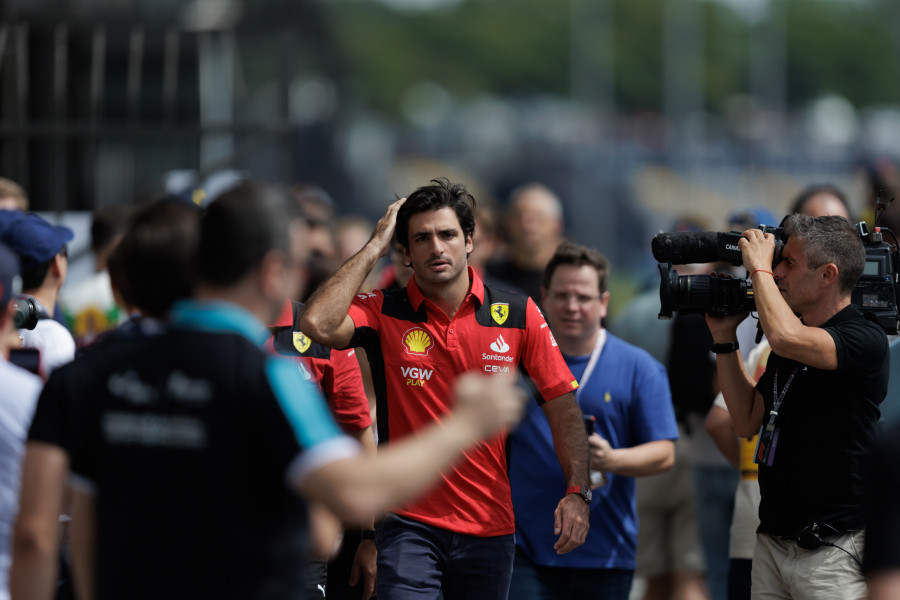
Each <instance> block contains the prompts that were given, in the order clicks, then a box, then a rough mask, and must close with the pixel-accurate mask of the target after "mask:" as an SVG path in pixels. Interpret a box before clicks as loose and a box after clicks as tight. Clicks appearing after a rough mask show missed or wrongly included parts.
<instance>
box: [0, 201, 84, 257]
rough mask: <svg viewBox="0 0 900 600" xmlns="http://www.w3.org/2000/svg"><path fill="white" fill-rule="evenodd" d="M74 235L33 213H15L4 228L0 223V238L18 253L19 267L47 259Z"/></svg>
mask: <svg viewBox="0 0 900 600" xmlns="http://www.w3.org/2000/svg"><path fill="white" fill-rule="evenodd" d="M7 218H9V217H7ZM2 222H3V221H0V223H2ZM74 237H75V234H74V233H72V230H71V229H69V228H68V227H65V226H63V225H51V224H50V223H49V222H48V221H47V220H45V219H42V218H41V217H39V216H38V215H36V214H34V213H18V216H17V217H12V218H11V220H10V221H8V222H7V223H6V227H5V228H4V227H3V226H2V225H0V241H2V242H3V243H4V244H6V245H7V246H9V248H10V250H12V251H13V252H16V253H18V255H19V257H20V258H21V259H22V268H23V269H28V268H30V267H33V266H34V265H40V264H43V263H46V262H50V259H52V258H53V257H54V256H56V255H57V254H59V251H60V250H62V247H63V246H65V245H66V244H67V243H68V242H70V241H71V240H72V238H74Z"/></svg>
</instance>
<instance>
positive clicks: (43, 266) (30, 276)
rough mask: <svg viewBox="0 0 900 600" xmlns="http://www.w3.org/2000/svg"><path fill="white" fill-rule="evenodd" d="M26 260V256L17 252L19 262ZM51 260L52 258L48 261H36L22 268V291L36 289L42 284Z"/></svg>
mask: <svg viewBox="0 0 900 600" xmlns="http://www.w3.org/2000/svg"><path fill="white" fill-rule="evenodd" d="M54 258H55V257H54ZM26 260H27V257H24V256H22V255H21V254H19V261H20V262H25V261H26ZM52 262H53V259H50V260H49V261H48V262H45V263H38V264H36V265H31V266H30V267H27V268H25V269H22V291H25V292H28V291H31V290H36V289H38V288H39V287H41V286H42V285H44V280H45V279H46V278H47V273H49V272H50V263H52Z"/></svg>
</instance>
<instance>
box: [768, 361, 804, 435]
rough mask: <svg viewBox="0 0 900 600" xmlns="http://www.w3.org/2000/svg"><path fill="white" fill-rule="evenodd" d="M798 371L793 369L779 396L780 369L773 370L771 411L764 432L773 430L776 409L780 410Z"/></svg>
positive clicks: (776, 414)
mask: <svg viewBox="0 0 900 600" xmlns="http://www.w3.org/2000/svg"><path fill="white" fill-rule="evenodd" d="M799 370H800V367H794V370H793V371H792V372H791V376H790V377H788V380H787V383H785V384H784V389H782V390H781V393H780V394H779V393H778V372H779V371H780V369H775V380H774V381H773V383H772V411H771V412H770V413H769V422H768V423H766V431H774V430H775V419H777V418H778V409H779V408H781V403H782V402H784V397H785V395H786V394H787V391H788V388H789V387H791V382H792V381H794V375H796V374H797V371H799Z"/></svg>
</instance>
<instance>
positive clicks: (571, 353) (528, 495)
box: [509, 242, 678, 600]
mask: <svg viewBox="0 0 900 600" xmlns="http://www.w3.org/2000/svg"><path fill="white" fill-rule="evenodd" d="M608 277H609V268H608V264H607V261H606V259H605V258H604V257H603V256H602V255H601V254H599V253H598V252H596V251H594V250H592V249H590V248H586V247H584V246H578V245H576V244H572V243H570V242H563V243H562V244H560V245H559V247H558V248H557V249H556V252H555V253H554V255H553V257H552V258H551V259H550V262H549V263H548V264H547V267H546V269H545V270H544V275H543V281H542V286H541V295H542V306H543V308H544V311H545V313H546V317H547V323H548V324H549V325H550V329H551V331H552V333H553V336H554V338H555V339H556V342H557V343H558V344H559V349H560V350H561V351H562V354H563V358H565V360H566V364H567V365H568V366H569V369H570V370H571V371H572V375H574V376H575V378H576V379H577V380H578V382H579V389H578V391H577V392H576V399H577V400H578V402H579V404H580V405H581V409H582V411H583V412H584V414H585V417H586V419H587V421H588V422H589V423H590V425H591V428H592V433H591V435H590V437H589V439H588V442H589V444H590V454H591V470H592V481H594V482H595V484H594V485H595V489H594V494H593V500H592V501H591V517H592V518H591V521H590V523H591V527H590V531H589V532H588V535H587V540H586V541H585V543H584V545H583V546H581V547H580V548H577V549H576V550H574V551H573V552H570V553H569V554H565V555H558V554H556V553H555V552H553V551H552V547H553V543H552V541H553V537H554V536H553V522H552V521H549V522H548V521H547V519H546V517H545V515H546V514H547V512H548V511H549V510H552V503H553V499H554V498H555V496H554V494H553V491H554V490H557V489H559V488H560V487H561V486H562V485H563V483H561V481H562V478H563V474H562V471H561V470H560V467H559V463H558V462H557V460H556V455H555V453H554V448H553V441H552V437H551V435H550V427H549V425H548V423H547V419H546V417H544V415H543V414H542V412H541V411H540V410H536V407H535V406H532V407H530V409H529V410H528V412H527V414H526V416H525V418H524V419H523V421H522V423H521V425H520V426H519V428H518V429H517V430H516V432H515V433H514V435H513V436H512V446H511V451H510V467H509V476H510V481H511V483H512V498H513V507H514V509H515V514H516V544H517V546H516V559H515V566H514V569H513V578H512V586H511V588H510V598H516V599H517V600H531V599H535V600H536V599H538V598H540V599H542V600H543V599H546V598H559V599H566V598H579V597H598V598H600V597H602V598H614V599H621V600H626V599H627V598H628V595H629V592H630V590H631V583H632V579H633V575H634V568H635V553H636V549H637V527H638V523H637V509H636V506H635V483H634V478H635V477H639V476H644V475H652V474H655V473H659V472H662V471H664V470H666V469H668V468H670V467H671V465H672V463H673V462H674V457H675V450H674V444H673V440H674V439H676V438H677V437H678V430H677V427H676V425H675V415H674V413H673V410H672V401H671V396H670V393H669V385H668V380H667V378H666V372H665V369H664V368H663V366H662V365H661V364H659V362H657V361H656V360H654V359H653V358H652V357H651V356H650V355H649V354H648V353H647V352H645V351H644V350H641V349H639V348H637V347H635V346H632V345H630V344H628V343H626V342H624V341H622V340H620V339H619V338H616V337H614V336H612V335H610V334H609V333H607V332H606V331H605V330H604V329H603V326H602V324H601V320H602V319H603V318H604V317H605V316H606V311H607V306H608V304H609V292H608V291H607V280H608ZM594 472H596V475H595V473H594ZM600 473H602V474H603V475H602V478H603V481H604V482H605V483H601V475H600ZM585 594H586V595H587V596H585Z"/></svg>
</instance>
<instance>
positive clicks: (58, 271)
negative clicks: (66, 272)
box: [50, 254, 68, 278]
mask: <svg viewBox="0 0 900 600" xmlns="http://www.w3.org/2000/svg"><path fill="white" fill-rule="evenodd" d="M64 260H68V259H67V258H64V257H63V256H62V254H57V255H56V256H54V257H53V261H52V262H51V263H50V270H51V271H52V272H53V274H54V275H55V276H56V277H57V278H60V277H62V273H63V261H64Z"/></svg>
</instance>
